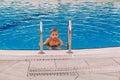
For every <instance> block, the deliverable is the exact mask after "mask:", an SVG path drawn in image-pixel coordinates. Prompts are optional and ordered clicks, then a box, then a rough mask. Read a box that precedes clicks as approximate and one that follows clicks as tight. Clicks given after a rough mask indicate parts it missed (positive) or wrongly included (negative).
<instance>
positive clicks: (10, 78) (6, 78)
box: [0, 73, 28, 80]
mask: <svg viewBox="0 0 120 80" xmlns="http://www.w3.org/2000/svg"><path fill="white" fill-rule="evenodd" d="M0 80H28V79H27V78H25V77H18V76H14V75H9V74H4V73H2V74H1V73H0Z"/></svg>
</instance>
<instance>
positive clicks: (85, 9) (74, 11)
mask: <svg viewBox="0 0 120 80" xmlns="http://www.w3.org/2000/svg"><path fill="white" fill-rule="evenodd" d="M52 1H53V2H52ZM119 4H120V2H94V1H93V2H80V0H73V2H71V1H70V2H69V1H68V0H51V2H50V1H47V0H36V1H34V0H24V1H20V0H9V1H8V0H0V50H38V49H39V46H38V43H39V38H40V37H39V35H40V33H39V21H40V20H42V21H43V39H44V41H45V40H46V39H47V38H48V37H49V34H50V29H52V28H58V30H59V37H60V38H61V39H62V40H63V42H64V43H65V44H66V43H67V27H68V20H72V48H73V49H83V48H85V49H86V48H104V47H115V46H120V6H119ZM62 48H63V49H67V48H66V47H62ZM44 49H46V48H45V47H44Z"/></svg>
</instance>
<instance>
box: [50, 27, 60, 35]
mask: <svg viewBox="0 0 120 80" xmlns="http://www.w3.org/2000/svg"><path fill="white" fill-rule="evenodd" d="M52 32H58V30H57V28H53V29H52V30H51V31H50V34H51V33H52Z"/></svg>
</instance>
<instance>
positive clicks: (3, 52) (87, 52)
mask: <svg viewBox="0 0 120 80" xmlns="http://www.w3.org/2000/svg"><path fill="white" fill-rule="evenodd" d="M67 51H68V50H44V52H45V54H39V50H0V55H17V56H20V55H70V54H69V53H67ZM72 52H73V53H72V55H77V54H78V55H79V54H80V55H90V54H114V53H115V54H117V53H118V54H120V47H110V48H95V49H80V50H72Z"/></svg>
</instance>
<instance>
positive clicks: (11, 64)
mask: <svg viewBox="0 0 120 80" xmlns="http://www.w3.org/2000/svg"><path fill="white" fill-rule="evenodd" d="M19 62H20V61H16V62H15V63H13V64H11V65H9V66H7V67H6V68H4V69H3V70H1V71H0V73H3V72H4V71H5V70H7V69H9V68H11V67H12V66H14V65H16V64H18V63H19Z"/></svg>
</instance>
